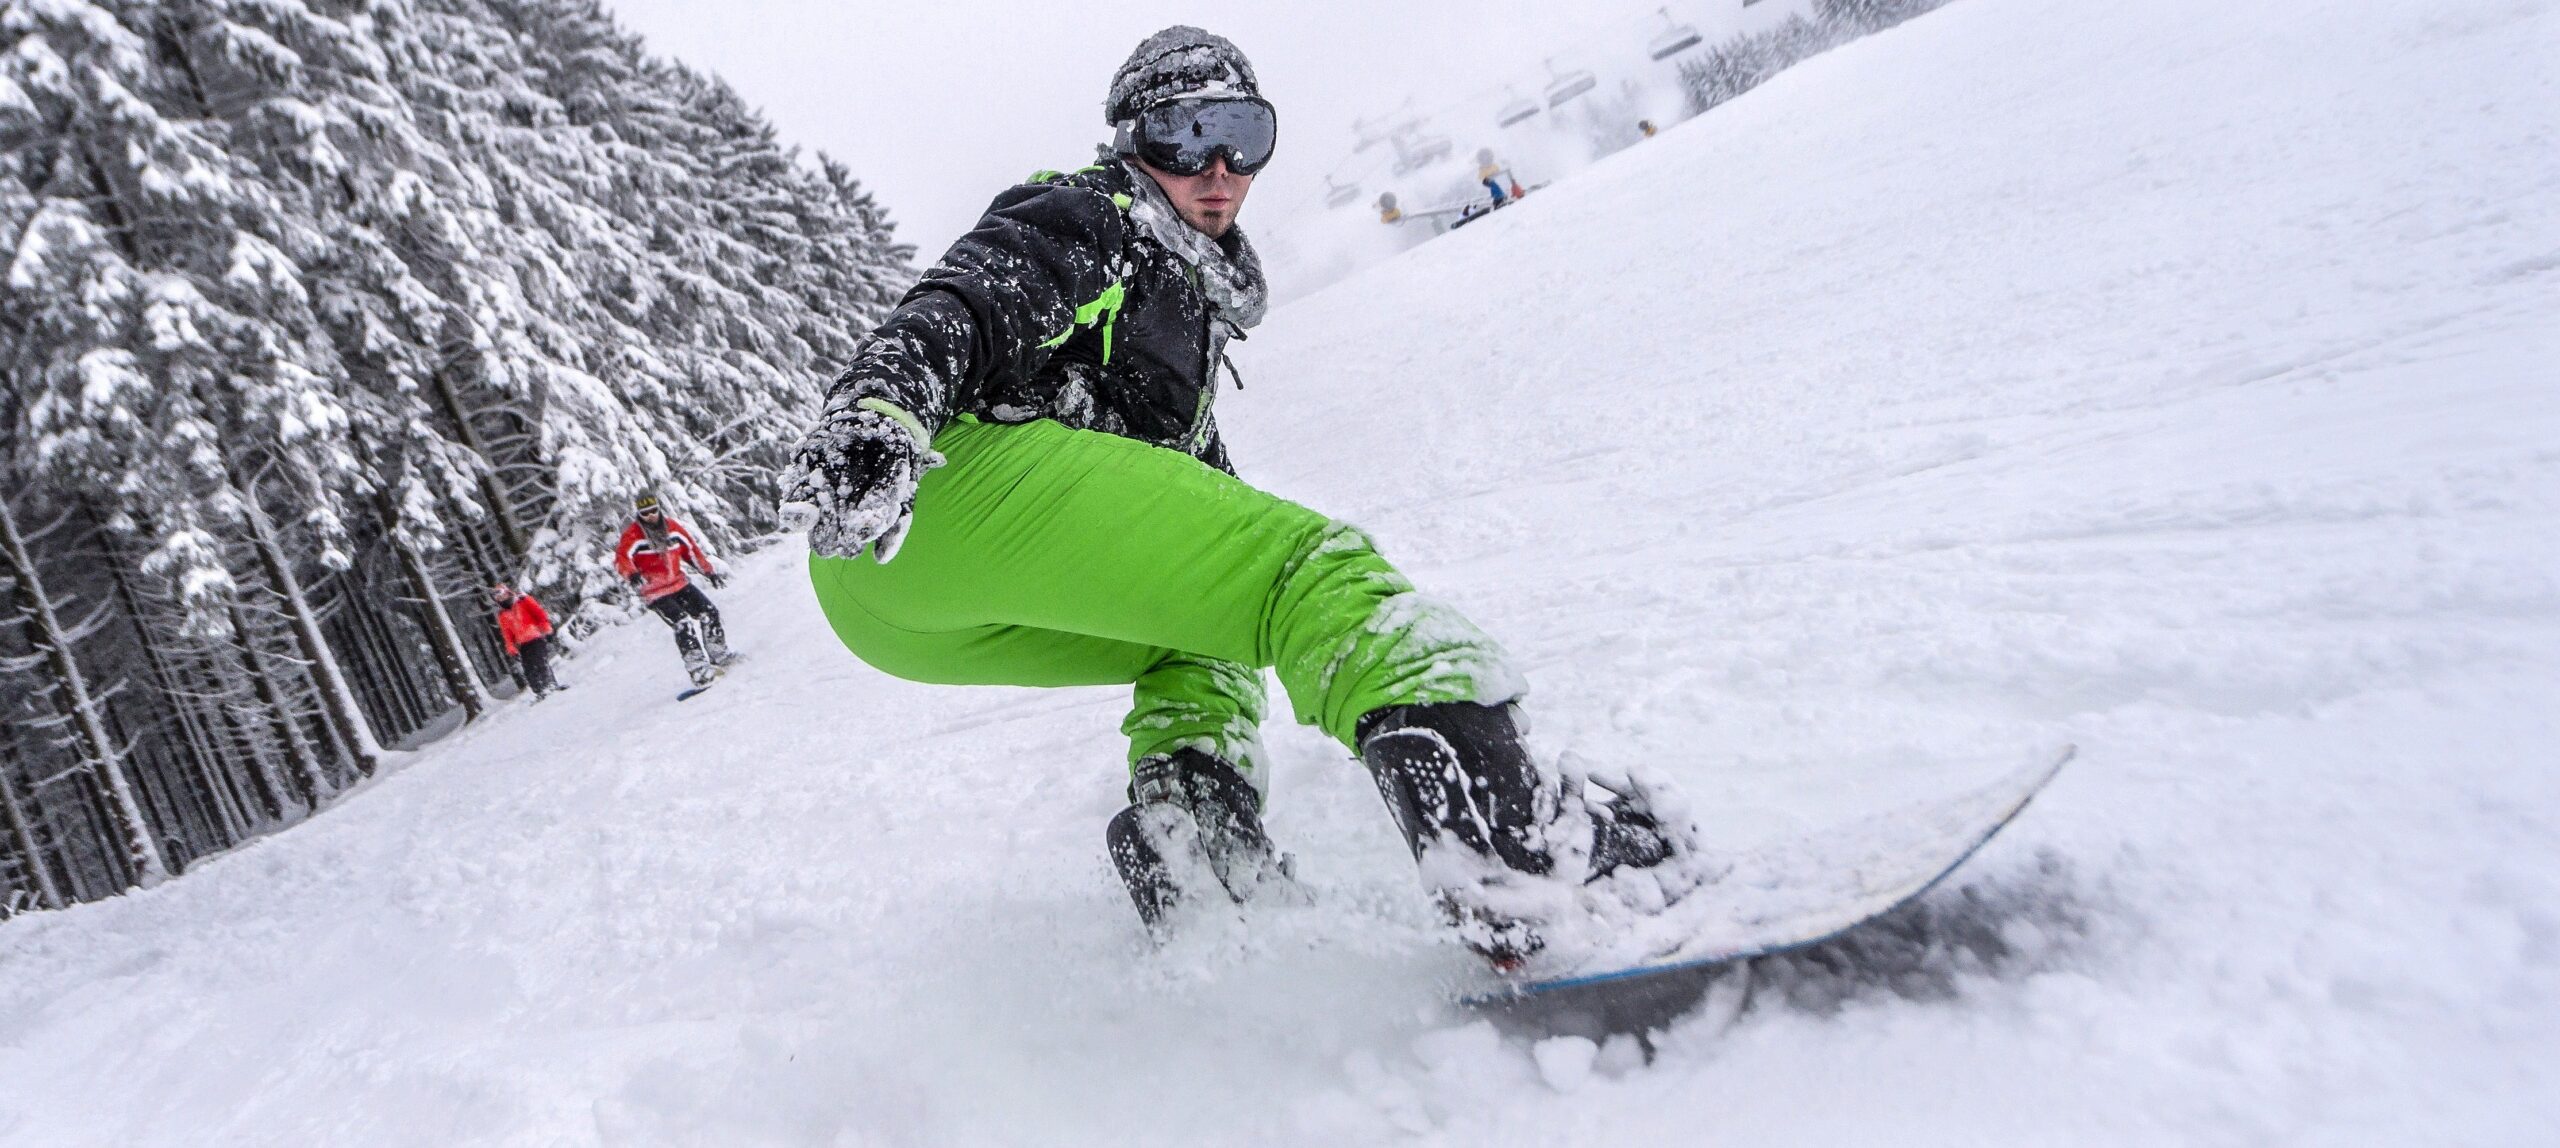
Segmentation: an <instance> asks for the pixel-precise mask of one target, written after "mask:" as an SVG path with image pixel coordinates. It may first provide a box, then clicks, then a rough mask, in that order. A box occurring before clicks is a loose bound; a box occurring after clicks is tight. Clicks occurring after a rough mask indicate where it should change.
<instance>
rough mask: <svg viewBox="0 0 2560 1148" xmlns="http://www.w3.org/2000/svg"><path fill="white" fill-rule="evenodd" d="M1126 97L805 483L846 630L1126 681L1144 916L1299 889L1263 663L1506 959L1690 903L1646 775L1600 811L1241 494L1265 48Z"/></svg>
mask: <svg viewBox="0 0 2560 1148" xmlns="http://www.w3.org/2000/svg"><path fill="white" fill-rule="evenodd" d="M1104 110H1105V114H1104V119H1105V120H1106V121H1107V122H1109V123H1110V124H1111V125H1112V126H1113V128H1114V130H1115V132H1116V139H1115V141H1114V143H1113V146H1112V147H1111V148H1109V149H1107V150H1105V151H1104V152H1103V153H1102V155H1101V156H1100V158H1099V159H1098V161H1097V162H1095V163H1094V164H1093V165H1092V166H1090V167H1086V168H1084V169H1083V170H1080V171H1076V172H1073V173H1069V174H1063V175H1061V174H1058V173H1054V172H1043V173H1041V174H1039V175H1037V176H1034V177H1033V178H1032V180H1031V181H1030V182H1028V183H1025V184H1023V185H1021V186H1018V187H1015V188H1013V189H1011V190H1008V191H1006V192H1004V193H1003V194H1002V195H1000V196H998V197H997V198H996V200H995V203H994V205H993V206H992V207H990V208H989V209H988V211H987V213H986V215H985V217H984V218H983V219H981V220H980V221H979V222H978V225H977V227H976V228H975V229H974V230H972V231H971V232H969V233H968V234H967V235H966V236H963V237H962V238H961V239H960V240H959V242H958V243H956V244H955V245H954V246H953V247H952V248H951V250H950V252H949V253H948V254H946V255H945V256H944V257H943V259H942V261H941V263H940V264H938V265H937V266H935V267H934V268H933V269H932V270H930V271H928V272H926V273H925V275H924V278H923V280H922V282H920V283H919V284H918V285H917V286H916V287H915V289H914V290H912V291H910V292H908V294H907V296H906V298H905V300H904V301H903V302H901V303H900V304H899V306H898V308H897V310H896V311H895V312H893V313H892V314H891V315H890V316H889V317H888V318H887V319H886V320H885V321H884V322H882V323H881V325H880V326H879V328H878V329H877V330H875V331H874V332H872V334H871V336H870V337H869V339H868V340H867V341H866V342H865V343H864V344H863V346H862V347H861V349H860V350H859V351H858V352H857V354H856V356H855V358H854V361H853V363H852V365H851V366H849V367H848V368H847V369H846V370H845V371H844V373H843V375H842V376H841V377H839V378H838V379H837V380H836V382H835V384H834V386H833V387H832V388H831V390H830V393H829V395H828V398H827V402H826V405H825V409H824V411H823V412H822V414H821V415H820V418H819V421H818V424H817V425H816V426H815V427H814V428H812V429H811V430H810V432H809V434H808V437H807V438H806V439H805V440H803V442H802V444H801V446H800V448H799V450H798V452H797V455H796V458H795V461H794V462H793V464H792V466H791V468H790V470H789V472H788V473H787V474H786V475H785V483H784V490H785V492H786V501H787V502H788V503H789V504H790V505H791V509H792V510H793V512H794V514H795V516H796V517H799V518H801V519H802V520H803V521H805V523H806V524H807V526H808V531H809V545H810V549H811V551H812V554H811V557H810V560H809V573H810V579H811V581H812V582H813V583H814V584H815V587H816V590H817V595H818V601H819V604H820V605H821V606H822V607H823V609H824V610H825V613H826V616H827V620H828V622H829V623H830V624H831V625H832V626H833V627H834V629H835V632H836V635H837V636H838V637H839V638H840V639H842V640H843V642H844V643H845V645H846V647H848V648H849V649H851V650H852V651H853V652H854V654H855V655H856V656H858V657H860V658H862V659H863V660H864V661H866V662H868V663H870V664H871V665H873V666H875V667H878V668H879V669H881V670H884V671H886V672H888V673H891V674H895V675H897V676H899V677H903V678H907V679H910V680H914V681H925V682H941V683H951V684H1009V685H1030V686H1066V685H1095V684H1104V683H1121V682H1126V683H1133V684H1134V685H1135V687H1136V688H1135V704H1134V706H1133V707H1132V709H1131V712H1130V714H1129V717H1128V720H1127V721H1126V722H1124V723H1123V724H1122V726H1121V729H1122V731H1123V732H1125V733H1126V734H1128V735H1129V739H1130V747H1129V762H1130V771H1131V776H1130V781H1129V790H1128V795H1129V801H1130V805H1129V807H1128V808H1127V809H1125V810H1123V811H1122V812H1121V813H1120V814H1119V815H1118V816H1117V817H1115V818H1113V819H1112V821H1111V824H1110V826H1109V829H1108V833H1107V835H1106V836H1107V839H1108V843H1109V846H1110V851H1111V856H1112V859H1113V861H1114V863H1115V864H1116V865H1117V866H1118V867H1119V870H1120V874H1121V876H1122V878H1123V879H1124V880H1125V881H1126V883H1127V884H1128V886H1129V891H1130V895H1131V898H1132V900H1133V901H1135V903H1136V904H1137V907H1138V911H1139V913H1140V915H1141V916H1142V917H1143V918H1145V920H1146V921H1147V922H1148V923H1149V925H1150V926H1151V927H1160V926H1161V925H1162V924H1163V922H1164V921H1165V917H1166V914H1167V913H1168V912H1169V911H1171V910H1172V909H1173V908H1174V907H1175V906H1177V905H1179V904H1181V903H1183V902H1184V901H1185V900H1187V899H1189V898H1193V897H1200V896H1208V895H1211V894H1212V892H1213V891H1215V892H1216V894H1217V897H1218V899H1219V900H1225V899H1227V898H1229V897H1232V898H1234V899H1236V900H1243V899H1245V898H1247V897H1249V896H1251V895H1253V894H1254V893H1255V892H1256V891H1257V890H1259V889H1262V888H1264V887H1266V886H1268V885H1273V884H1280V885H1286V884H1287V883H1288V880H1289V879H1288V877H1287V872H1288V868H1287V865H1286V864H1285V863H1284V862H1283V861H1282V859H1281V857H1280V855H1279V854H1278V853H1277V852H1275V850H1274V849H1273V848H1272V844H1271V841H1270V838H1269V837H1268V836H1267V835H1266V834H1265V833H1264V831H1263V826H1262V816H1261V814H1262V809H1263V800H1264V789H1265V787H1266V786H1267V785H1268V783H1269V772H1268V767H1267V765H1266V764H1265V762H1264V759H1263V750H1262V744H1261V740H1260V735H1259V732H1258V727H1259V726H1260V724H1261V721H1262V714H1263V701H1264V698H1263V680H1262V672H1263V670H1264V669H1265V668H1271V669H1275V670H1276V671H1277V672H1278V674H1279V677H1280V681H1281V684H1282V685H1283V686H1284V687H1286V688H1287V690H1288V693H1289V700H1290V702H1291V705H1292V707H1293V709H1294V710H1295V712H1296V715H1297V717H1298V719H1299V720H1300V721H1302V722H1306V723H1309V724H1312V725H1317V726H1321V727H1322V728H1323V729H1324V730H1325V731H1326V732H1327V733H1329V734H1331V735H1332V736H1333V737H1334V738H1336V739H1338V740H1339V741H1340V742H1341V743H1342V744H1343V745H1345V746H1347V747H1350V748H1351V749H1352V750H1353V752H1355V753H1357V754H1358V755H1359V757H1360V759H1361V760H1362V761H1363V762H1365V763H1366V764H1367V766H1368V768H1369V770H1370V772H1371V774H1372V775H1373V776H1374V777H1375V778H1376V780H1377V783H1378V787H1379V790H1380V792H1381V793H1382V794H1383V795H1384V796H1385V798H1386V802H1387V805H1388V807H1389V809H1390V811H1391V812H1392V813H1393V814H1394V817H1395V820H1396V823H1397V825H1398V827H1399V828H1400V829H1401V830H1402V831H1403V833H1404V835H1405V837H1406V840H1407V842H1408V843H1409V844H1410V845H1411V846H1412V848H1413V851H1414V853H1415V855H1416V857H1417V858H1418V859H1420V860H1421V861H1422V862H1423V868H1424V872H1425V875H1426V880H1427V881H1428V882H1429V883H1430V884H1431V885H1432V886H1433V887H1434V889H1435V891H1436V892H1437V894H1438V895H1439V897H1440V898H1441V900H1442V904H1443V905H1444V907H1446V908H1447V910H1448V911H1449V913H1450V915H1451V918H1452V920H1453V921H1454V922H1455V923H1456V924H1458V926H1459V927H1460V933H1461V936H1462V937H1463V938H1464V939H1465V941H1466V942H1467V943H1468V944H1469V945H1470V946H1472V947H1474V948H1475V949H1476V950H1477V951H1478V952H1480V953H1482V954H1483V955H1484V956H1485V957H1486V958H1488V959H1489V960H1490V961H1491V962H1492V963H1493V964H1494V965H1495V966H1496V967H1497V968H1505V969H1509V968H1516V967H1518V966H1519V965H1520V964H1521V963H1522V962H1523V961H1524V960H1525V959H1526V958H1529V957H1530V956H1531V955H1532V954H1535V953H1538V952H1539V951H1540V950H1541V949H1542V948H1547V949H1549V951H1550V952H1554V951H1556V950H1558V949H1562V950H1567V951H1570V950H1571V949H1572V948H1573V946H1574V944H1575V940H1574V939H1575V938H1576V937H1578V936H1582V934H1579V933H1576V932H1574V931H1573V930H1572V929H1571V928H1569V927H1567V928H1553V927H1551V926H1559V925H1561V924H1562V922H1563V917H1564V914H1563V913H1562V912H1561V911H1560V910H1559V908H1558V906H1559V905H1562V904H1578V903H1580V901H1579V899H1581V898H1585V897H1590V896H1603V897H1606V898H1608V899H1609V901H1610V902H1611V903H1614V904H1618V905H1620V906H1621V908H1620V909H1619V910H1618V912H1619V913H1620V914H1623V913H1626V912H1630V911H1636V912H1640V911H1642V910H1641V909H1630V908H1627V907H1626V906H1628V905H1631V904H1632V905H1648V906H1651V907H1653V908H1659V907H1660V905H1661V904H1662V903H1663V901H1664V900H1665V898H1666V897H1676V896H1678V895H1679V894H1680V893H1681V892H1683V891H1685V890H1686V889H1687V888H1689V887H1692V886H1694V884H1695V883H1696V882H1695V879H1694V878H1686V877H1683V876H1682V875H1683V874H1685V873H1688V872H1691V871H1693V870H1692V867H1689V866H1685V865H1672V866H1668V867H1662V868H1656V869H1654V871H1653V872H1649V873H1647V872H1638V871H1639V870H1645V869H1648V868H1650V867H1658V866H1663V863H1664V862H1665V861H1666V860H1670V859H1673V858H1675V857H1688V856H1694V853H1693V851H1691V850H1690V849H1689V848H1688V844H1687V843H1688V840H1689V836H1690V834H1689V831H1688V830H1687V828H1686V827H1685V826H1680V827H1677V829H1678V832H1673V831H1671V829H1672V828H1673V827H1665V826H1660V825H1657V823H1656V822H1655V820H1654V818H1653V817H1652V815H1651V814H1650V812H1649V810H1648V806H1647V801H1646V787H1645V786H1642V785H1638V784H1632V783H1627V782H1620V783H1619V785H1617V786H1613V787H1611V788H1613V789H1618V790H1620V796H1619V798H1618V799H1617V800H1616V801H1615V802H1613V803H1611V802H1602V801H1600V800H1598V794H1597V792H1596V791H1595V790H1593V789H1591V788H1586V787H1584V786H1582V785H1580V784H1578V783H1576V782H1574V781H1571V780H1568V779H1566V778H1564V777H1562V776H1560V775H1559V773H1558V772H1557V771H1556V770H1555V769H1554V768H1553V767H1552V766H1548V765H1541V764H1540V763H1538V762H1537V761H1536V760H1534V759H1533V758H1532V757H1531V755H1530V754H1529V752H1528V749H1527V747H1526V746H1525V745H1524V744H1523V742H1522V740H1521V733H1520V724H1519V719H1518V718H1517V716H1516V715H1515V710H1514V707H1513V704H1512V703H1514V702H1515V701H1517V700H1518V699H1519V697H1520V696H1521V694H1522V693H1523V692H1524V690H1525V683H1524V682H1523V681H1522V679H1521V678H1520V676H1519V674H1518V673H1517V671H1516V670H1515V669H1514V668H1513V667H1512V665H1511V663H1510V662H1509V660H1508V659H1506V658H1505V657H1504V655H1503V654H1502V652H1501V651H1500V650H1499V649H1498V648H1497V647H1496V646H1495V644H1494V643H1493V641H1492V640H1491V639H1490V638H1488V637H1486V636H1485V635H1484V634H1483V633H1482V632H1481V631H1479V630H1478V629H1477V628H1476V627H1475V626H1474V625H1473V624H1471V623H1469V622H1468V621H1467V620H1466V619H1465V618H1463V617H1461V616H1459V614H1458V613H1457V612H1456V611H1454V610H1452V609H1450V608H1449V607H1447V606H1445V605H1442V604H1440V603H1439V602H1436V601H1434V600H1432V599H1430V598H1426V597H1424V596H1422V595H1421V594H1418V593H1416V592H1415V591H1414V588H1413V584H1412V583H1411V582H1409V581H1407V580H1406V578H1405V577H1404V575H1402V574H1400V573H1398V572H1397V571H1396V570H1395V568H1394V567H1392V566H1390V565H1388V564H1387V561H1386V560H1385V559H1384V558H1382V557H1380V556H1379V554H1378V551H1377V550H1376V548H1375V546H1374V545H1373V544H1372V543H1371V541H1370V540H1369V538H1368V536H1367V535H1365V534H1363V533H1361V532H1360V531H1359V530H1358V529H1356V528H1354V527H1352V526H1350V525H1348V524H1346V523H1341V522H1336V521H1333V520H1330V519H1328V518H1326V517H1325V516H1324V515H1321V514H1318V513H1316V512H1315V511H1312V510H1309V509H1307V508H1305V507H1302V506H1299V505H1297V504H1295V503H1291V502H1287V501H1284V500H1282V499H1280V498H1277V497H1274V496H1272V495H1269V494H1265V493H1263V492H1262V491H1260V490H1256V489H1255V488H1253V487H1251V486H1248V485H1246V484H1245V483H1243V482H1241V481H1239V480H1238V479H1237V478H1236V477H1235V471H1234V468H1233V467H1232V466H1231V465H1230V464H1229V462H1228V457H1227V447H1226V443H1225V442H1224V440H1223V439H1222V438H1221V437H1220V435H1219V433H1218V426H1217V422H1216V419H1215V418H1214V416H1213V415H1212V413H1211V410H1210V407H1211V402H1212V399H1213V398H1214V397H1215V393H1216V386H1217V371H1218V367H1219V364H1220V363H1222V362H1223V361H1224V359H1225V354H1226V348H1227V343H1228V341H1229V340H1230V339H1233V338H1240V337H1242V335H1243V334H1244V332H1245V331H1246V330H1248V329H1250V328H1252V327H1253V326H1254V325H1256V324H1257V323H1259V322H1261V321H1262V318H1263V313H1264V309H1265V307H1266V305H1267V301H1268V297H1267V293H1266V288H1265V286H1264V279H1263V272H1262V263H1261V260H1260V259H1259V257H1257V256H1256V255H1255V253H1254V249H1253V245H1252V244H1251V243H1250V242H1248V241H1247V240H1246V238H1245V235H1244V232H1242V231H1241V230H1239V229H1237V228H1236V226H1235V219H1236V214H1237V211H1238V210H1239V209H1240V208H1241V207H1242V206H1243V204H1244V200H1245V196H1246V193H1247V192H1248V191H1249V190H1250V189H1251V188H1252V185H1253V179H1254V176H1255V174H1256V173H1258V172H1260V171H1261V170H1262V168H1263V165H1264V164H1265V163H1267V162H1269V161H1270V159H1271V157H1272V153H1273V150H1274V147H1275V145H1276V143H1277V141H1278V120H1277V116H1276V114H1275V113H1274V111H1273V109H1272V106H1271V105H1270V104H1269V103H1268V102H1266V101H1264V100H1263V99H1262V98H1261V96H1260V95H1259V94H1258V89H1257V84H1256V81H1255V78H1254V73H1253V69H1252V67H1251V65H1249V64H1248V63H1247V62H1246V60H1245V57H1244V55H1243V53H1242V52H1240V51H1238V50H1237V48H1236V46H1235V45H1234V44H1231V43H1229V42H1228V41H1226V40H1225V39H1223V38H1220V37H1217V36H1213V35H1210V34H1208V33H1206V32H1203V31H1201V30H1199V29H1197V28H1188V27H1175V28H1167V29H1165V30H1164V31H1161V32H1158V33H1156V34H1155V35H1153V36H1150V37H1148V38H1147V39H1146V41H1145V42H1144V43H1141V44H1140V45H1139V46H1138V48H1137V50H1136V51H1135V52H1134V53H1132V54H1131V55H1130V57H1129V59H1128V62H1127V63H1125V64H1123V65H1122V66H1121V68H1120V70H1119V72H1118V74H1117V75H1115V76H1114V77H1113V78H1112V82H1111V90H1110V94H1109V97H1108V99H1107V100H1106V101H1105V103H1104ZM1411 417H1412V418H1413V419H1414V420H1415V422H1416V424H1417V425H1416V428H1415V433H1427V423H1428V421H1429V419H1430V412H1428V411H1415V412H1411ZM1376 461H1377V463H1378V465H1379V466H1380V467H1381V468H1382V469H1385V470H1388V471H1389V472H1390V473H1391V470H1392V467H1393V466H1394V465H1395V460H1394V459H1392V458H1382V459H1378V460H1376ZM865 548H869V550H870V551H871V553H870V556H869V557H863V556H862V555H863V551H864V550H865ZM893 558H894V559H896V560H895V561H891V559H893Z"/></svg>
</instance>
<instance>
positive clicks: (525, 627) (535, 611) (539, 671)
mask: <svg viewBox="0 0 2560 1148" xmlns="http://www.w3.org/2000/svg"><path fill="white" fill-rule="evenodd" d="M489 601H490V602H491V603H492V604H494V605H496V606H497V607H498V638H499V640H501V641H503V642H505V643H506V645H507V653H508V654H509V655H510V656H512V657H514V658H515V660H516V662H517V664H518V665H520V666H522V667H523V668H524V683H525V685H527V686H530V687H532V689H533V696H534V697H536V698H543V697H549V696H550V695H552V694H555V693H558V692H560V691H561V690H563V689H566V688H568V687H566V686H563V685H561V684H560V682H559V680H558V679H556V678H554V677H552V676H551V612H550V611H548V610H545V609H543V608H542V603H540V602H536V601H534V600H533V595H531V594H519V593H517V592H516V588H515V587H513V586H509V585H507V584H506V583H504V582H501V583H498V584H497V585H496V586H493V587H491V588H490V589H489Z"/></svg>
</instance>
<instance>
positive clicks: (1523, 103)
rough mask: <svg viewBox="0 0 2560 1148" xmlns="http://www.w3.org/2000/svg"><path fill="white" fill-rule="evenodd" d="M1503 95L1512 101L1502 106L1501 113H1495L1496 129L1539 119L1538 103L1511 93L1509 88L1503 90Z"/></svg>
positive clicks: (1513, 92)
mask: <svg viewBox="0 0 2560 1148" xmlns="http://www.w3.org/2000/svg"><path fill="white" fill-rule="evenodd" d="M1503 94H1505V95H1508V96H1510V97H1511V99H1510V100H1508V101H1507V102H1505V103H1504V104H1503V105H1502V110H1501V111H1499V112H1496V113H1494V116H1493V123H1494V126H1495V127H1505V128H1507V127H1510V126H1511V125H1513V124H1516V123H1519V122H1520V121H1522V120H1531V119H1536V118H1537V117H1538V101H1536V100H1532V99H1529V98H1527V97H1525V96H1522V95H1521V94H1520V93H1518V92H1515V91H1511V90H1510V89H1508V88H1506V89H1503Z"/></svg>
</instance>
